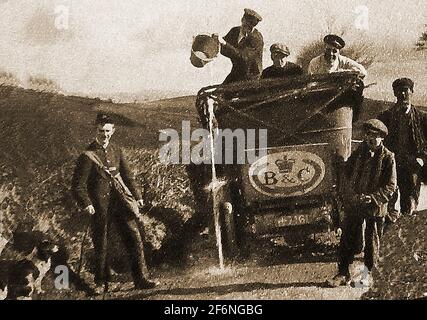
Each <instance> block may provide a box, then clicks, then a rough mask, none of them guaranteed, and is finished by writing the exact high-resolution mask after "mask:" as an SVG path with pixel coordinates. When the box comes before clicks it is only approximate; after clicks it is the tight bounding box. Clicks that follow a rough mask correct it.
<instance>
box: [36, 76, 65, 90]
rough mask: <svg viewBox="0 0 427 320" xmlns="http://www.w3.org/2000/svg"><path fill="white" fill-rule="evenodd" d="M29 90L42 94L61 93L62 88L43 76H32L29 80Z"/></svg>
mask: <svg viewBox="0 0 427 320" xmlns="http://www.w3.org/2000/svg"><path fill="white" fill-rule="evenodd" d="M28 88H29V89H33V90H36V91H41V92H55V93H59V92H61V88H60V87H59V85H58V84H57V83H56V82H55V81H53V80H52V79H49V78H46V77H44V76H42V75H37V76H30V77H29V79H28Z"/></svg>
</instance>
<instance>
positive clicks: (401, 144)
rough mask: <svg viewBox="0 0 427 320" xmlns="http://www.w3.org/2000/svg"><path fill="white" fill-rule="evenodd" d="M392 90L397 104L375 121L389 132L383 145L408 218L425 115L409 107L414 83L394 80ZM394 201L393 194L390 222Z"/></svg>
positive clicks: (425, 148) (423, 145)
mask: <svg viewBox="0 0 427 320" xmlns="http://www.w3.org/2000/svg"><path fill="white" fill-rule="evenodd" d="M392 87H393V92H394V95H395V97H396V99H397V102H396V104H395V105H394V106H393V107H391V108H390V109H388V110H386V111H384V112H383V113H381V114H380V115H379V116H378V119H380V120H381V121H383V122H384V123H385V124H386V125H387V127H388V128H389V131H390V134H389V135H388V137H387V139H386V140H385V145H386V146H387V148H389V149H390V150H391V151H393V152H394V153H395V155H396V163H397V185H398V188H399V193H400V209H401V213H402V214H403V215H412V214H413V213H414V211H415V210H416V208H417V206H418V201H419V197H420V188H421V179H420V174H421V172H422V169H423V167H424V165H425V164H427V113H426V112H424V111H421V110H420V109H419V108H417V107H415V106H414V105H412V101H411V98H412V95H413V92H414V82H413V81H412V80H411V79H409V78H400V79H397V80H395V81H394V82H393V85H392ZM396 201H397V193H396V194H395V196H394V198H393V201H392V202H391V203H390V220H391V222H394V221H395V220H396V218H397V217H398V216H399V214H398V213H397V212H396V211H395V210H394V205H395V203H396ZM393 212H394V213H395V214H394V215H393ZM396 214H397V215H396Z"/></svg>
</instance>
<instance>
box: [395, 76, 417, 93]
mask: <svg viewBox="0 0 427 320" xmlns="http://www.w3.org/2000/svg"><path fill="white" fill-rule="evenodd" d="M403 88H409V89H411V91H412V92H413V91H414V81H412V80H411V79H409V78H399V79H396V80H394V82H393V90H396V89H403Z"/></svg>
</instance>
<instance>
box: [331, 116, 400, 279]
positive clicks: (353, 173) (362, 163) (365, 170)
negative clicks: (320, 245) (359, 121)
mask: <svg viewBox="0 0 427 320" xmlns="http://www.w3.org/2000/svg"><path fill="white" fill-rule="evenodd" d="M364 132H365V141H364V143H363V144H361V145H360V146H359V148H358V149H357V150H356V151H355V152H353V154H352V155H351V156H350V158H349V159H348V161H347V162H346V163H345V176H346V183H345V186H344V190H343V194H342V198H343V204H344V208H345V216H344V221H343V225H342V236H341V240H340V245H339V248H338V259H339V262H338V274H337V275H336V276H335V277H334V278H333V279H331V280H329V281H328V285H329V286H331V287H337V286H341V285H346V284H348V283H349V282H350V271H349V266H350V264H352V262H353V259H354V256H355V254H356V253H357V252H358V250H359V249H360V234H361V233H362V225H363V222H364V221H365V223H366V228H365V232H364V240H365V248H364V262H365V271H366V272H365V273H364V274H363V275H362V277H361V278H360V279H358V280H356V281H354V282H355V285H358V286H369V285H370V283H371V271H372V269H373V267H374V265H375V263H376V260H377V257H378V250H379V238H380V237H381V236H382V226H383V223H384V217H385V215H386V214H387V205H388V202H389V200H390V199H391V197H392V195H393V193H394V192H395V190H396V184H397V181H396V163H395V159H394V155H393V153H392V152H391V151H389V150H388V149H387V148H386V147H385V146H384V145H383V140H384V138H385V137H386V136H387V134H388V130H387V127H386V126H385V125H384V124H383V123H382V122H381V121H379V120H377V119H373V120H369V121H367V122H366V123H364Z"/></svg>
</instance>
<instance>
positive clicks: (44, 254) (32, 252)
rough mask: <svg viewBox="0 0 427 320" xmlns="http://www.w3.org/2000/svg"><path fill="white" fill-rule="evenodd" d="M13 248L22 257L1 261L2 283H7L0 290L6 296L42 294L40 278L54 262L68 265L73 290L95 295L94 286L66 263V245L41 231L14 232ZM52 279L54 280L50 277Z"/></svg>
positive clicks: (48, 272)
mask: <svg viewBox="0 0 427 320" xmlns="http://www.w3.org/2000/svg"><path fill="white" fill-rule="evenodd" d="M12 248H13V250H14V251H16V252H19V253H20V254H21V255H23V256H24V258H23V259H22V260H20V261H17V262H16V261H1V262H0V270H2V271H0V275H1V274H3V283H6V285H3V287H4V289H3V290H2V292H3V295H6V297H7V299H11V300H20V299H28V300H29V299H31V298H32V296H33V294H34V293H36V294H43V293H44V292H45V291H44V290H43V288H42V283H43V280H44V279H45V278H46V276H47V275H48V274H52V273H53V272H52V271H53V270H55V268H56V267H57V266H64V267H66V268H67V270H68V275H69V282H70V284H73V285H74V287H75V288H76V290H80V291H84V292H85V293H86V294H87V295H90V296H92V295H95V292H94V290H93V289H92V288H90V286H89V285H88V284H87V283H86V282H85V281H84V280H83V279H82V278H81V277H80V276H79V275H78V274H76V273H75V272H74V271H73V270H72V268H71V267H70V266H69V264H68V258H69V255H68V253H67V250H66V248H65V246H63V245H60V244H58V243H54V242H52V241H51V240H49V239H47V238H46V236H45V235H44V234H43V233H41V232H39V231H31V232H15V233H14V235H13V240H12ZM5 275H6V276H5ZM51 280H52V282H53V278H52V279H51ZM1 289H2V288H1V287H0V290H1ZM4 292H6V293H4Z"/></svg>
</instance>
